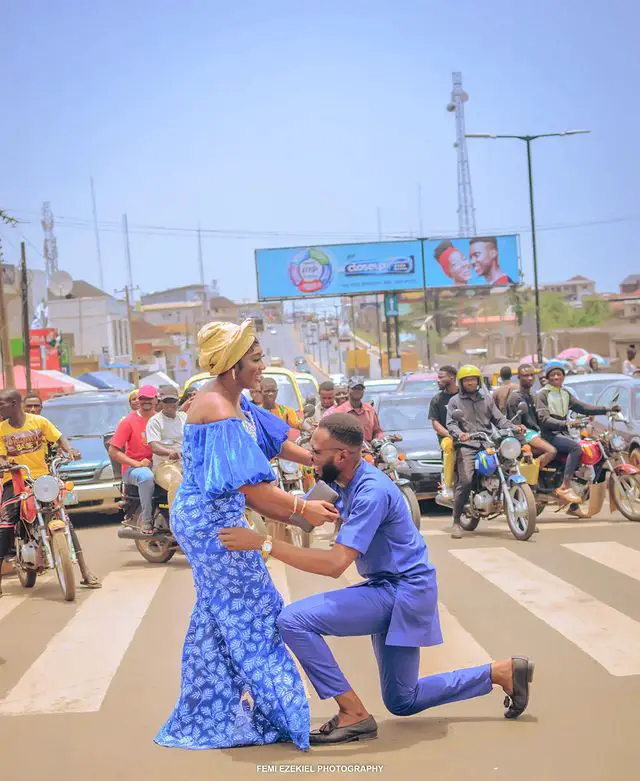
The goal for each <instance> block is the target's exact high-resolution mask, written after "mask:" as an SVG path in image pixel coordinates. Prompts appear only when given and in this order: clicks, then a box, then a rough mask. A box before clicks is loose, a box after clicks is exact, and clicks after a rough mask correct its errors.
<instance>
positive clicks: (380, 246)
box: [256, 241, 424, 300]
mask: <svg viewBox="0 0 640 781" xmlns="http://www.w3.org/2000/svg"><path fill="white" fill-rule="evenodd" d="M256 273H257V278H258V298H259V299H260V300H265V299H266V300H268V299H283V298H304V297H307V296H309V297H310V296H341V295H362V294H364V293H384V292H385V291H390V290H421V289H422V288H423V287H424V279H423V273H422V246H421V242H420V241H392V242H378V243H373V244H338V245H332V246H316V247H313V246H310V247H293V248H288V249H261V250H256Z"/></svg>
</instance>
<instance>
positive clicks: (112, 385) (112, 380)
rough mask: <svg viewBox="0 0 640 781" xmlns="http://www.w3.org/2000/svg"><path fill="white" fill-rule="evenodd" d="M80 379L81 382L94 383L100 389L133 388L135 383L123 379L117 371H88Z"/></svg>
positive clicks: (128, 389)
mask: <svg viewBox="0 0 640 781" xmlns="http://www.w3.org/2000/svg"><path fill="white" fill-rule="evenodd" d="M78 379H79V380H80V381H81V382H87V383H89V385H92V386H93V387H94V388H98V389H99V390H123V391H130V390H133V385H132V384H131V383H130V382H128V381H127V380H123V379H122V377H120V375H118V374H116V373H115V372H109V371H100V372H87V374H81V375H80V377H78Z"/></svg>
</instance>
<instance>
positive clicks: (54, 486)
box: [33, 475, 60, 503]
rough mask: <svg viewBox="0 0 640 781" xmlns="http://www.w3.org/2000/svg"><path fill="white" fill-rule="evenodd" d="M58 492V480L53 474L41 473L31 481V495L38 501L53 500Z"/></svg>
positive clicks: (46, 501)
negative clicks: (40, 475)
mask: <svg viewBox="0 0 640 781" xmlns="http://www.w3.org/2000/svg"><path fill="white" fill-rule="evenodd" d="M59 493H60V481H59V480H58V478H57V477H54V476H53V475H42V477H38V478H36V479H35V480H34V481H33V495H34V496H35V497H36V499H37V500H38V501H39V502H44V503H48V502H53V501H54V499H56V498H57V496H58V494H59Z"/></svg>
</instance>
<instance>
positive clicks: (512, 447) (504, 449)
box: [500, 437, 522, 461]
mask: <svg viewBox="0 0 640 781" xmlns="http://www.w3.org/2000/svg"><path fill="white" fill-rule="evenodd" d="M520 453H522V445H521V444H520V442H518V440H517V439H516V438H515V437H507V438H506V439H503V440H502V442H501V443H500V455H501V456H502V457H503V458H505V459H506V460H507V461H515V459H516V458H517V457H518V456H519V455H520Z"/></svg>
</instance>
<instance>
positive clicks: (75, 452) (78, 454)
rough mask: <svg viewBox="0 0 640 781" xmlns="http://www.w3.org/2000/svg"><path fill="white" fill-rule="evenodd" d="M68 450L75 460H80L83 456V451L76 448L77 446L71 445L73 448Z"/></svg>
mask: <svg viewBox="0 0 640 781" xmlns="http://www.w3.org/2000/svg"><path fill="white" fill-rule="evenodd" d="M68 452H69V456H70V457H71V458H72V459H73V460H74V461H80V459H81V458H82V453H81V452H80V451H79V450H76V448H75V447H71V448H69V451H68Z"/></svg>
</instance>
